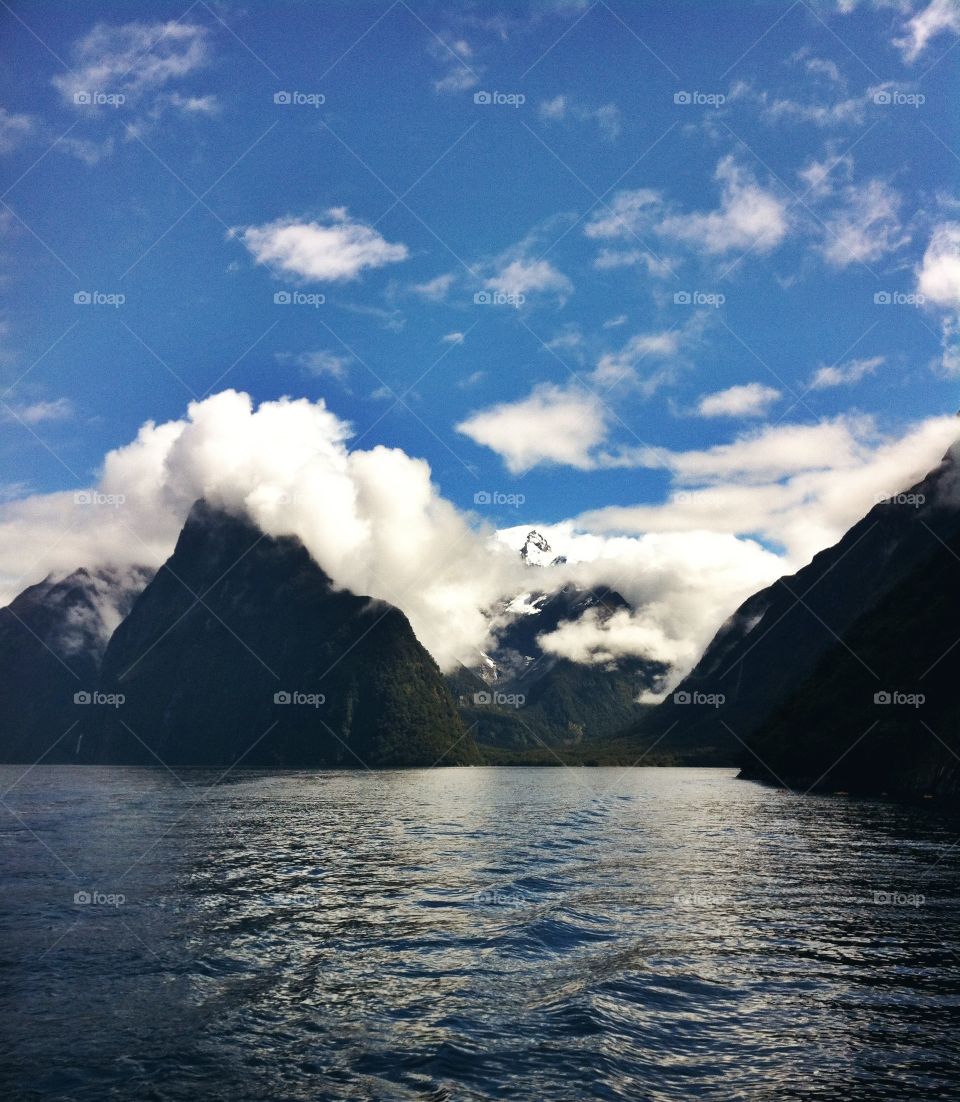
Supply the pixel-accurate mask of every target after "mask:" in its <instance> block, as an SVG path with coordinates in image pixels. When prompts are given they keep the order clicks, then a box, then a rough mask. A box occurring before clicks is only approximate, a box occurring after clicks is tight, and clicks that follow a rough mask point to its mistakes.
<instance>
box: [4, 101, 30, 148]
mask: <svg viewBox="0 0 960 1102" xmlns="http://www.w3.org/2000/svg"><path fill="white" fill-rule="evenodd" d="M33 131H34V121H33V118H32V117H31V116H30V115H17V114H14V113H13V112H12V111H8V110H7V109H6V108H5V107H0V153H11V152H12V151H13V150H14V149H16V148H17V146H18V145H20V143H21V142H23V141H25V140H26V139H27V138H28V137H29V136H30V134H32V133H33Z"/></svg>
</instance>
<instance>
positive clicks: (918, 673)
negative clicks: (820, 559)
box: [743, 536, 960, 796]
mask: <svg viewBox="0 0 960 1102" xmlns="http://www.w3.org/2000/svg"><path fill="white" fill-rule="evenodd" d="M958 610H960V537H958V536H954V538H953V539H952V540H951V541H950V543H948V544H944V545H940V544H937V545H936V546H935V547H934V549H933V551H932V552H931V554H930V555H929V556H928V557H927V558H926V559H924V560H923V561H922V562H921V563H920V564H918V566H917V567H916V569H914V570H913V571H911V572H910V573H909V574H908V575H907V576H906V577H904V578H903V579H902V580H901V581H900V582H899V584H898V585H896V586H895V587H894V588H893V589H892V590H891V591H890V592H888V593H887V594H886V595H885V596H883V597H882V598H881V599H880V600H879V601H878V602H877V604H876V605H875V606H874V607H873V608H872V609H870V610H869V611H868V612H867V613H865V614H864V615H863V616H861V617H860V618H859V619H858V620H857V621H856V622H855V623H854V624H853V625H852V626H851V627H850V629H849V630H847V631H846V632H844V633H843V636H842V637H841V638H840V639H839V640H837V641H836V642H835V643H834V645H833V646H832V647H831V648H830V649H829V650H828V651H827V653H826V654H825V655H824V656H823V658H822V659H821V660H820V662H819V664H818V665H817V667H816V668H815V669H814V671H813V673H812V674H811V676H810V677H808V678H807V679H806V680H805V681H804V682H803V684H802V685H800V687H799V688H798V689H796V690H795V691H794V692H793V693H791V694H789V695H788V696H787V697H786V699H784V700H783V701H782V702H781V703H780V704H779V705H778V707H777V708H776V709H774V711H773V713H772V714H771V716H770V717H769V718H768V719H767V720H766V721H765V722H764V723H763V724H761V726H760V728H759V729H758V730H757V732H756V733H755V734H754V735H752V736H751V738H750V739H749V740H748V742H747V746H748V751H749V752H748V753H747V755H746V756H745V758H744V768H743V775H744V776H748V777H754V778H759V779H764V780H769V781H774V782H775V783H786V784H790V785H792V786H795V787H800V788H803V789H808V788H811V787H813V788H818V789H825V790H829V791H835V790H837V789H842V790H845V791H849V792H887V793H890V794H896V795H907V796H911V795H912V796H920V795H956V794H957V793H960V692H958V685H960V618H958V616H957V611H958Z"/></svg>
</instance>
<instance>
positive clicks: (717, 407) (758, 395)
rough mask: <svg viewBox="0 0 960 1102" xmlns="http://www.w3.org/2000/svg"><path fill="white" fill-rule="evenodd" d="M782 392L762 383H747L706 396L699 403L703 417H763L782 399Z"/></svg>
mask: <svg viewBox="0 0 960 1102" xmlns="http://www.w3.org/2000/svg"><path fill="white" fill-rule="evenodd" d="M780 397H781V395H780V391H779V390H776V389H775V388H774V387H772V386H764V385H763V384H762V383H746V384H744V385H743V386H731V387H728V388H727V389H726V390H717V391H715V392H714V393H713V394H705V395H704V396H703V397H702V398H701V399H700V401H699V402H698V403H697V413H699V414H700V416H701V417H763V416H765V414H766V412H767V410H768V409H769V408H770V406H771V405H772V404H773V403H774V402H776V401H777V399H778V398H780Z"/></svg>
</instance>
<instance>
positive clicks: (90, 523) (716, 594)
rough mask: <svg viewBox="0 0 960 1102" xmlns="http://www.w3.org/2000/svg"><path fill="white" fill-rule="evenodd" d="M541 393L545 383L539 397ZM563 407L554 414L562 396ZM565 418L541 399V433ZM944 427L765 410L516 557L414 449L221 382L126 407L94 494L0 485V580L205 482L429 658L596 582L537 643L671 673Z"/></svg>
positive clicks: (171, 520) (133, 538) (69, 558)
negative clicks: (660, 494) (777, 549)
mask: <svg viewBox="0 0 960 1102" xmlns="http://www.w3.org/2000/svg"><path fill="white" fill-rule="evenodd" d="M553 397H554V395H551V394H550V393H545V394H544V395H543V398H544V405H545V406H547V407H549V404H550V400H551V399H552V398H553ZM563 397H564V395H563V394H561V395H559V398H560V399H562V398H563ZM578 417H579V419H578V421H577V422H576V424H575V425H574V429H576V428H577V427H578V426H579V424H580V423H582V421H583V420H584V417H585V415H584V411H583V410H582V409H581V410H579V411H578ZM589 417H590V412H589V411H588V412H587V414H586V418H587V419H589ZM556 424H557V423H556V422H555V423H554V427H556ZM568 428H569V423H568V422H567V421H565V420H563V419H562V418H561V420H560V422H559V429H560V434H559V435H560V437H561V438H562V436H563V433H564V432H565V431H566V430H567V429H568ZM956 428H957V422H956V421H955V419H953V418H940V419H933V420H931V421H928V422H925V423H922V424H920V425H918V426H915V427H914V428H912V429H911V430H909V431H908V432H907V433H905V434H904V435H903V436H902V437H900V438H899V439H886V438H883V437H881V436H879V434H877V433H876V431H875V429H874V428H873V427H872V426H871V425H870V424H869V423H868V422H866V421H865V422H864V423H862V424H859V423H854V422H847V423H845V424H840V425H832V424H827V425H825V426H821V427H820V428H819V431H817V432H813V431H811V432H806V433H804V431H803V429H804V427H803V426H792V427H789V432H788V429H787V427H784V428H783V429H781V430H779V431H780V435H781V436H783V437H784V440H785V442H783V443H781V444H780V445H778V443H777V440H776V436H777V431H778V430H773V429H769V430H766V431H765V432H763V433H760V434H755V435H754V436H752V437H749V438H744V439H742V440H741V441H739V442H736V443H735V444H734V445H731V446H729V447H728V448H727V449H726V450H724V449H709V450H708V451H706V452H701V453H664V454H665V459H663V460H662V464H663V465H665V466H666V467H667V469H669V470H670V471H671V472H672V474H673V477H674V479H675V480H676V482H677V483H678V484H679V485H683V486H685V487H690V488H689V489H686V490H684V491H683V495H682V496H681V493H680V492H679V491H678V492H677V493H676V494H675V495H674V497H673V499H671V500H670V501H668V502H667V503H666V504H664V505H660V506H642V507H637V508H636V509H632V510H631V509H627V510H619V511H618V510H601V511H599V512H597V513H595V514H593V517H592V518H587V517H581V518H578V519H577V520H575V521H566V522H564V523H562V524H559V525H548V526H546V528H545V529H544V533H545V534H546V535H547V538H548V539H549V540H550V542H551V544H552V545H553V547H554V548H555V550H556V551H557V552H558V553H560V554H563V555H566V556H567V562H566V563H565V564H563V565H559V566H557V567H550V568H545V569H544V570H543V571H542V572H541V571H539V570H538V571H536V573H535V574H532V573H531V570H532V568H530V567H527V566H525V565H524V564H523V563H522V561H521V560H520V557H519V555H518V553H517V552H518V549H519V548H520V546H521V545H522V543H523V539H524V535H525V533H526V531H527V530H528V529H529V527H530V526H531V525H530V524H529V523H528V524H526V525H524V526H522V527H521V528H519V529H516V530H508V531H506V532H501V533H500V534H499V538H495V535H494V533H493V532H492V531H490V530H489V529H484V528H483V527H478V526H477V523H476V519H475V518H471V517H469V516H468V515H466V514H463V513H461V512H460V511H458V510H457V509H456V508H455V507H454V506H453V505H452V504H451V503H450V502H449V501H446V500H445V499H444V498H442V497H441V496H440V495H439V493H438V491H437V489H436V487H435V486H434V485H433V483H432V480H431V475H430V469H429V467H428V465H427V464H426V463H425V462H424V461H423V460H420V459H416V458H412V457H411V456H409V455H406V454H405V453H404V452H402V451H399V450H398V449H394V448H386V447H374V448H372V449H370V450H367V451H361V450H352V451H351V450H350V449H349V448H348V443H349V439H350V433H351V430H350V426H349V425H347V424H346V423H345V422H344V421H342V420H341V419H340V418H338V417H337V416H335V415H334V414H333V413H332V412H331V411H330V410H329V409H327V407H326V406H325V404H324V403H323V402H322V401H317V402H310V401H307V400H305V399H298V400H291V399H281V400H279V401H273V402H264V403H262V404H261V405H260V406H259V407H255V406H254V404H253V402H252V400H251V399H250V397H249V396H248V395H246V394H242V393H237V392H235V391H224V392H221V393H220V394H216V395H214V396H212V397H210V398H207V399H205V400H203V401H200V402H194V403H192V404H191V405H190V407H189V408H188V411H187V415H186V416H185V417H184V418H182V419H180V420H176V421H171V422H167V423H165V424H154V423H153V422H148V423H147V424H145V425H144V426H143V427H142V428H141V430H140V432H139V433H138V435H137V437H136V439H135V440H134V441H133V442H131V443H130V444H128V445H126V446H124V447H121V448H118V449H116V450H115V451H112V452H110V453H109V454H108V455H107V457H106V459H105V461H104V464H103V470H102V474H101V477H100V479H99V481H98V483H97V486H96V491H97V492H96V493H95V494H90V493H88V494H87V495H85V496H81V497H80V498H79V499H78V498H76V497H75V495H74V492H73V491H69V492H64V493H52V494H38V495H34V496H32V497H26V498H20V499H17V500H12V501H7V502H5V503H4V504H2V505H0V584H2V588H3V593H2V595H0V600H2V599H4V598H5V599H6V600H10V599H11V598H12V597H13V596H14V595H15V594H16V593H17V592H19V591H20V590H22V589H23V588H24V587H25V586H26V585H28V584H31V583H32V582H35V581H38V580H39V579H40V578H42V577H44V576H45V575H47V574H48V573H52V574H54V575H55V576H56V575H58V574H59V575H61V576H62V575H63V574H66V573H69V572H72V571H73V570H75V569H76V568H77V567H78V566H81V565H84V566H88V567H91V568H97V567H104V566H112V567H115V568H117V569H120V570H125V569H129V568H130V567H132V566H133V565H135V564H144V565H146V566H149V567H153V568H155V567H156V566H158V565H159V563H160V562H162V561H163V560H164V559H165V558H166V557H167V556H168V555H169V553H170V551H171V550H172V548H173V545H174V543H175V541H176V538H177V535H178V533H179V530H180V528H181V526H182V523H183V520H184V518H185V516H186V514H187V512H188V510H189V508H190V505H191V504H192V503H193V502H194V501H195V500H196V499H197V498H199V497H205V498H207V499H208V500H210V501H211V502H213V503H215V504H219V505H222V506H224V507H227V508H230V509H235V510H238V511H240V510H243V511H245V512H246V513H247V514H248V515H249V516H250V517H251V518H252V519H253V520H254V521H255V522H256V523H257V524H258V525H259V526H260V528H261V529H262V530H263V531H264V532H266V533H268V534H271V535H275V536H280V535H296V536H298V537H299V538H300V539H301V540H303V542H304V544H305V545H306V547H307V548H308V549H309V551H310V553H311V554H312V555H313V557H314V559H315V560H316V561H317V562H318V563H319V565H320V566H321V567H322V568H323V569H324V570H325V571H326V572H327V573H328V574H329V575H330V577H331V578H332V579H333V581H334V583H335V584H336V585H338V586H343V587H346V588H349V589H350V590H352V591H353V592H355V593H359V594H369V595H371V596H373V597H377V598H381V599H383V600H386V601H389V602H391V603H393V604H396V605H398V606H399V607H400V608H402V609H403V610H404V612H405V613H406V614H407V616H408V617H409V618H410V621H411V623H412V625H413V628H414V631H415V632H416V633H417V636H418V638H419V639H420V640H421V642H423V644H424V645H425V646H426V647H427V648H428V650H430V652H431V653H432V654H433V655H434V657H435V658H436V659H437V661H438V662H439V663H440V664H441V665H442V666H444V667H445V668H452V667H453V666H454V665H455V664H456V662H457V661H464V660H465V661H470V662H472V661H474V660H475V659H476V655H477V653H478V651H480V650H482V649H483V648H484V647H485V646H487V645H488V644H489V638H488V636H489V631H490V626H491V617H490V612H491V610H493V611H496V610H501V612H502V610H503V608H504V607H505V606H506V604H507V603H508V602H509V601H510V600H512V599H513V598H515V597H516V596H517V595H518V594H520V593H523V592H529V591H530V589H531V588H532V587H538V588H547V589H552V588H559V587H560V586H562V585H564V584H568V583H573V584H577V585H591V586H592V585H600V586H603V587H610V588H613V589H616V590H617V591H619V592H620V593H622V594H623V596H624V597H625V598H626V599H627V600H628V601H629V602H630V604H631V605H632V610H631V611H630V613H629V614H624V615H620V614H618V615H616V616H614V617H612V618H611V619H610V620H609V621H607V622H604V623H601V622H600V621H599V620H597V619H595V618H589V617H588V618H587V619H586V620H585V621H583V622H582V623H581V625H580V627H579V629H575V628H572V627H566V628H563V629H562V630H561V632H560V633H559V634H558V633H553V635H552V636H548V637H545V639H544V640H542V642H543V644H544V645H545V646H546V648H547V649H548V650H549V651H551V652H552V653H555V654H564V655H567V656H570V657H575V658H576V659H577V660H583V661H588V662H607V661H610V660H612V659H615V658H616V657H618V656H623V655H628V654H629V655H635V656H638V657H646V658H651V659H656V660H660V661H663V662H667V663H669V664H671V665H672V666H673V679H674V680H675V679H676V677H678V676H680V675H681V674H682V673H683V672H685V670H686V668H688V667H689V665H690V664H692V662H693V661H694V659H695V658H696V655H697V654H698V653H699V651H700V649H701V648H702V647H703V645H704V644H705V643H706V642H707V641H708V640H709V638H710V636H711V635H712V633H713V632H714V631H715V630H716V628H717V627H718V626H719V625H720V623H721V622H722V621H723V620H724V619H725V617H726V616H727V615H729V613H730V612H732V611H733V609H734V607H735V606H736V605H737V604H739V603H740V601H741V600H742V599H743V598H744V597H746V596H747V595H748V594H749V593H751V592H753V591H754V590H755V589H756V588H758V587H759V586H762V585H764V584H766V583H767V582H769V581H771V580H773V578H775V577H776V576H778V575H779V574H780V573H783V572H784V571H785V570H788V569H790V568H792V567H793V566H794V565H797V564H798V563H797V560H802V559H803V558H805V557H809V555H810V554H812V553H813V552H814V551H817V550H820V548H821V547H823V546H825V545H826V544H828V543H831V542H833V541H834V540H835V539H836V538H838V537H839V535H840V534H842V532H843V531H844V530H845V529H846V528H847V527H848V526H849V524H851V523H852V522H853V521H855V520H856V519H858V517H859V515H861V514H862V513H863V512H865V511H866V509H867V508H869V506H870V504H872V502H873V500H874V499H875V497H876V495H877V494H878V493H880V492H885V493H892V492H895V491H896V490H898V489H901V488H903V487H905V486H906V485H908V484H909V483H910V482H911V481H913V480H914V479H915V478H916V477H918V476H919V475H920V474H922V473H923V471H925V470H926V469H928V468H929V467H930V466H932V465H933V463H934V462H935V461H936V459H937V458H938V456H939V454H940V452H941V451H942V450H943V449H944V447H945V446H946V444H947V443H949V442H951V441H952V440H953V438H954V435H955V433H956ZM571 431H573V430H571ZM791 434H793V438H792V439H791V438H790V436H791ZM797 434H799V435H797ZM581 450H584V449H581ZM538 527H539V526H538ZM631 529H632V531H631ZM754 536H759V537H761V538H763V539H767V540H773V541H775V542H779V543H781V544H782V545H783V546H784V547H786V548H787V554H786V555H783V556H781V555H778V554H776V553H774V552H773V551H771V550H770V549H769V548H765V547H763V546H761V545H760V543H758V542H757V540H756V539H755V538H753V537H754Z"/></svg>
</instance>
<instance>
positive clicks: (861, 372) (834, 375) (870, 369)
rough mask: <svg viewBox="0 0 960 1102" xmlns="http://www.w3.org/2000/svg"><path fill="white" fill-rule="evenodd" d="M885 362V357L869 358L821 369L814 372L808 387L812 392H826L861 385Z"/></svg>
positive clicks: (826, 366)
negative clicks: (826, 390)
mask: <svg viewBox="0 0 960 1102" xmlns="http://www.w3.org/2000/svg"><path fill="white" fill-rule="evenodd" d="M885 361H886V357H885V356H870V357H869V358H864V359H859V360H847V361H846V362H845V363H841V364H830V365H825V366H822V367H819V368H817V370H816V371H815V372H814V374H813V378H811V380H810V382H809V384H808V387H809V389H810V390H825V389H827V388H828V387H834V386H848V385H850V384H851V383H859V382H860V380H861V379H864V378H866V376H867V375H872V374H873V373H874V372H875V371H876V370H877V368H878V367H880V366H881V365H882V364H883V363H884V362H885Z"/></svg>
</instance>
